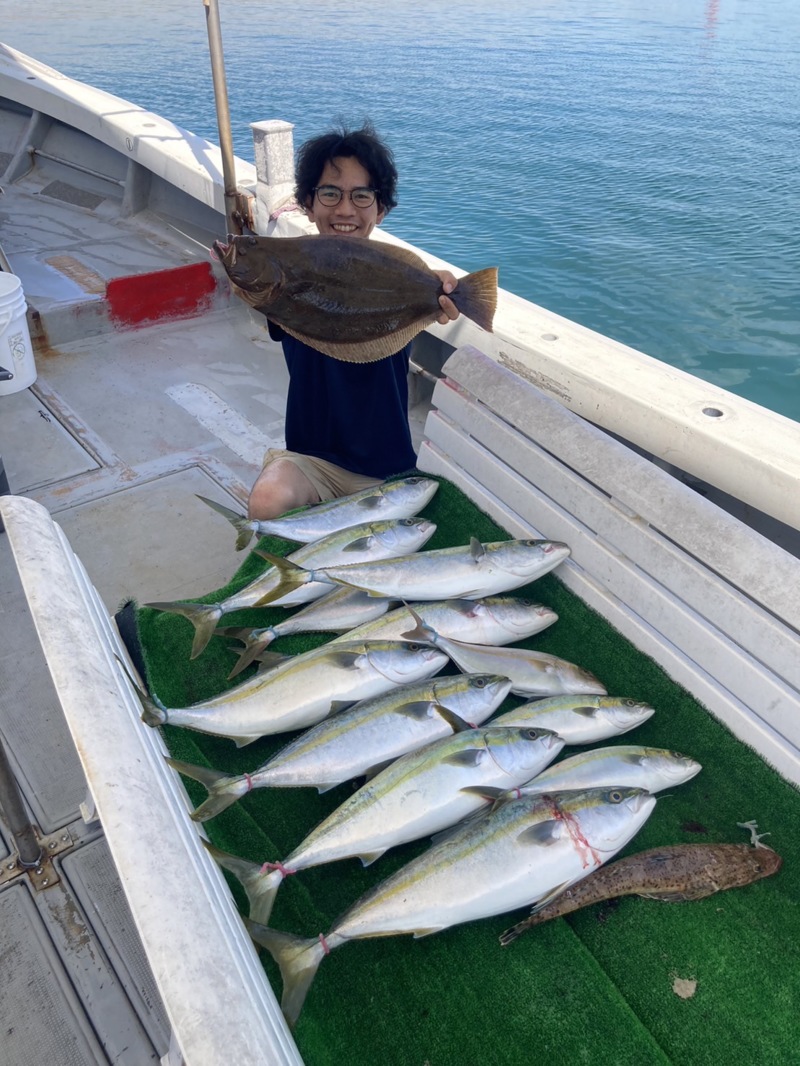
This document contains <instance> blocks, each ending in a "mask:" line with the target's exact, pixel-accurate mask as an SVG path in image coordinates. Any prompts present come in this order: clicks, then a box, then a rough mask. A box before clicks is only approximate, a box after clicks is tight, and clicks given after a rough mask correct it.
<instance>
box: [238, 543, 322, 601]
mask: <svg viewBox="0 0 800 1066" xmlns="http://www.w3.org/2000/svg"><path fill="white" fill-rule="evenodd" d="M254 554H255V555H260V556H261V558H262V559H266V560H267V562H268V563H272V565H273V566H274V567H275V569H276V570H277V571H278V576H279V578H280V580H279V582H278V584H277V586H276V587H275V588H273V589H270V591H269V592H267V593H265V594H264V595H263V596H262V597H261V599H260V600H258V601H257V602H256V603H254V604H253V606H254V607H266V606H267V604H270V603H273V602H274V601H275V600H279V599H280V598H281V597H282V596H285V595H286V594H287V593H289V592H294V590H295V589H299V588H300V586H301V585H307V584H308V583H309V582H310V581H316V580H319V581H323V580H324V576H323V577H319V578H318V577H316V576H315V575H316V571H314V570H306V569H305V567H302V566H298V565H297V563H293V562H292V561H291V559H284V558H283V556H281V555H273V554H272V553H271V552H266V551H262V550H261V549H260V548H255V549H254Z"/></svg>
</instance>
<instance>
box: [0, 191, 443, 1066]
mask: <svg viewBox="0 0 800 1066" xmlns="http://www.w3.org/2000/svg"><path fill="white" fill-rule="evenodd" d="M40 186H41V183H40V185H39V186H37V184H36V183H35V182H33V183H32V184H26V185H23V187H20V186H19V185H14V186H7V187H6V188H5V190H4V194H3V195H2V196H0V247H2V250H3V252H4V254H5V256H6V257H7V259H8V262H9V263H10V266H11V269H12V271H13V272H14V273H15V274H17V275H18V276H19V277H20V278H21V280H22V283H23V289H24V292H25V296H26V298H27V301H28V305H29V320H30V322H31V329H32V333H34V332H39V334H40V342H39V346H38V347H39V350H38V351H37V353H36V364H37V372H38V377H37V380H36V382H35V384H34V385H33V386H32V387H31V388H28V389H25V390H23V391H20V392H15V393H9V394H6V395H0V457H2V462H3V464H4V466H5V472H6V475H7V478H8V483H9V489H10V492H11V493H13V494H15V495H20V496H27V497H30V498H32V499H34V500H36V501H38V502H39V503H41V504H42V505H43V506H44V507H45V508H46V509H47V510H48V511H49V512H50V514H51V515H52V516H53V517H54V518H55V520H56V522H57V523H58V524H59V526H60V527H61V528H62V529H63V531H64V533H65V534H66V536H67V538H68V540H69V542H70V544H71V545H72V548H73V549H74V551H75V553H76V554H77V556H78V557H79V558H80V559H81V560H82V562H83V564H84V566H85V567H86V570H87V572H88V574H89V576H90V579H91V580H92V582H93V583H94V585H95V587H96V588H97V590H98V592H99V594H100V596H101V598H102V601H103V603H104V604H105V606H106V608H107V609H108V611H109V612H110V613H112V614H113V613H114V612H116V611H117V609H118V608H119V607H120V605H121V604H122V603H124V602H125V601H127V600H128V599H131V598H132V599H135V600H137V601H138V602H140V603H141V602H147V601H148V600H151V599H156V600H170V599H178V598H181V597H188V596H199V595H202V594H204V593H207V592H209V591H212V590H214V589H216V588H218V587H220V586H222V585H224V584H226V583H227V581H228V580H229V579H230V577H231V575H232V574H233V572H234V571H235V570H236V568H237V567H238V565H239V564H240V562H241V557H240V556H237V554H236V552H235V550H234V538H233V535H232V530H231V528H230V526H229V525H228V524H227V523H226V522H225V521H224V519H222V518H220V517H219V516H216V515H214V514H212V512H211V511H210V510H209V508H208V507H207V506H206V505H205V504H203V503H202V502H201V501H200V500H198V499H197V495H198V494H199V495H205V496H209V497H212V498H215V499H218V500H220V501H225V500H226V497H227V503H228V504H229V505H230V506H232V507H235V508H238V509H243V507H244V504H245V501H246V498H247V491H248V488H249V485H250V484H251V483H252V481H253V479H254V477H255V475H256V473H257V471H258V469H259V467H260V463H261V459H262V457H263V454H264V452H265V450H266V449H267V448H269V447H273V446H282V443H283V420H282V412H283V405H284V390H285V386H286V383H287V374H286V370H285V365H284V362H283V356H282V353H281V351H280V348H279V346H277V345H275V344H273V343H272V342H271V341H270V340H269V337H268V335H267V332H266V329H265V328H264V325H263V324H262V323H261V322H260V321H259V320H258V318H257V317H255V316H253V315H251V313H250V312H248V311H247V310H246V309H245V308H244V305H241V306H240V305H238V302H234V303H230V302H229V298H228V295H227V292H226V291H225V290H224V289H223V290H221V291H220V292H218V293H215V294H214V296H213V299H212V300H211V306H210V307H207V308H206V309H205V310H204V311H202V313H198V314H196V315H195V316H194V317H189V318H181V319H174V318H170V317H169V315H168V314H167V316H166V317H165V318H163V319H162V320H160V321H158V322H154V323H151V324H145V325H141V326H139V327H138V328H123V329H120V328H117V324H115V322H114V321H113V319H112V312H113V311H114V308H109V306H107V298H106V297H105V296H104V295H101V294H102V293H103V292H105V291H106V290H107V283H108V282H109V281H112V279H117V281H118V282H119V284H120V285H124V284H125V283H126V279H130V278H141V277H142V276H146V275H148V274H152V273H154V272H162V271H176V270H182V269H183V270H185V269H186V268H187V267H189V268H192V269H193V264H198V269H200V270H203V271H205V269H206V268H205V266H204V264H207V263H208V262H209V256H208V252H207V249H206V248H205V247H204V246H202V245H200V244H198V243H196V242H195V241H194V240H193V239H190V238H187V237H186V235H185V234H183V233H178V232H169V231H167V230H165V229H164V227H163V226H161V224H160V223H158V221H157V220H156V219H152V220H150V221H152V226H151V227H149V228H148V226H147V222H148V219H146V218H145V219H141V218H140V219H138V220H137V226H136V228H135V229H134V228H133V227H132V226H131V224H130V223H129V222H127V221H126V220H125V219H123V218H120V217H116V218H115V217H113V216H112V215H111V213H109V215H108V218H107V219H105V220H102V221H100V222H98V219H97V210H96V207H95V210H89V209H88V207H86V206H82V205H81V203H80V202H75V201H76V200H78V199H79V198H78V197H70V195H69V190H66V192H65V189H64V185H63V183H61V185H60V186H58V187H55V188H54V187H53V183H48V184H45V185H44V186H41V187H40ZM65 197H66V198H65ZM141 222H144V223H145V224H144V225H143V226H142V225H140V224H138V223H141ZM120 238H122V239H120ZM168 277H169V274H160V273H156V278H157V279H163V278H168ZM98 279H99V282H100V283H98ZM159 283H160V282H159ZM98 289H99V290H100V292H97V291H95V290H98ZM42 338H46V343H44V344H43V343H42ZM424 411H425V405H424V403H420V405H419V407H418V408H417V409H415V411H414V412H413V413H412V426H413V430H414V434H415V436H416V439H417V441H418V440H419V439H420V437H421V432H422V421H423V418H424ZM0 667H2V676H3V683H2V686H0V735H2V739H3V741H4V743H5V745H6V748H7V751H8V757H9V760H10V761H11V764H12V767H13V769H14V772H15V774H16V777H17V779H18V781H19V783H20V785H21V788H22V791H23V794H24V798H25V801H26V803H27V804H28V806H29V808H30V811H31V813H32V816H33V821H34V822H35V824H36V825H37V826H38V827H39V829H40V830H41V833H42V834H44V835H45V836H47V838H48V843H49V842H50V840H51V838H52V841H53V842H54V844H55V847H54V848H52V849H51V852H50V853H51V854H52V855H53V856H55V857H54V860H53V864H52V868H48V871H47V872H46V873H45V874H43V875H41V876H40V877H39V878H38V881H39V883H40V887H39V888H36V887H34V882H36V880H37V878H36V876H35V875H31V876H30V877H29V876H27V875H25V874H22V875H19V876H17V874H18V871H14V870H10V869H9V865H10V861H11V860H10V855H11V854H12V853H13V850H14V849H13V844H12V840H11V837H10V835H9V830H8V826H7V825H5V824H4V823H3V821H2V818H1V817H0V860H2V861H3V865H2V875H0V912H1V913H2V921H0V954H2V955H3V957H4V958H7V959H11V958H13V959H15V960H16V964H15V966H14V967H9V968H8V970H7V972H6V978H5V980H4V981H3V982H2V988H1V989H0V1015H2V1018H3V1022H4V1030H5V1033H6V1035H5V1037H4V1040H3V1049H2V1052H0V1061H2V1062H4V1063H9V1064H12V1063H13V1064H14V1066H27V1064H34V1063H36V1064H39V1063H41V1062H44V1061H57V1062H59V1063H60V1064H63V1066H67V1064H69V1066H72V1064H76V1066H77V1064H90V1063H91V1064H94V1063H106V1062H113V1063H119V1064H130V1066H139V1064H141V1063H144V1062H150V1061H154V1060H155V1061H157V1060H158V1059H159V1057H161V1056H163V1055H165V1054H166V1052H167V1050H168V1043H169V1025H168V1022H167V1019H166V1017H165V1015H164V1011H163V1008H162V1006H161V1004H160V1002H159V997H158V992H157V990H156V987H155V983H154V981H153V978H152V976H151V975H150V972H149V968H148V964H147V961H146V958H145V956H144V954H143V952H142V949H141V946H140V945H139V944H138V938H137V933H136V930H135V927H134V924H133V921H132V919H131V915H130V912H129V910H128V907H127V903H126V900H125V897H124V894H123V892H122V888H121V885H120V883H119V881H118V879H117V876H116V872H115V868H114V864H113V862H112V861H111V858H110V855H109V851H108V848H107V846H106V843H105V839H104V835H103V831H102V828H101V827H100V824H99V822H97V821H95V820H92V818H91V811H90V810H89V809H87V807H86V806H84V811H85V813H86V814H87V817H89V821H85V820H84V817H83V814H82V809H81V805H82V804H85V801H87V787H86V782H85V779H84V775H83V772H82V769H81V763H80V760H79V758H78V754H77V752H76V750H75V747H74V744H73V742H72V739H71V736H70V732H69V729H68V727H67V724H66V722H65V720H64V717H63V715H62V713H61V709H60V706H59V702H58V700H57V698H56V695H55V692H54V690H53V686H52V682H51V680H50V675H49V672H48V670H47V668H46V663H45V661H44V658H43V655H42V652H41V649H40V646H39V642H38V639H37V635H36V632H35V630H34V627H33V623H32V621H31V620H30V617H29V615H28V610H27V604H26V599H25V594H24V592H23V590H22V588H21V586H20V584H19V578H18V575H17V571H16V567H15V566H14V563H13V561H12V559H11V552H10V547H9V544H8V542H7V538H5V537H0ZM135 814H136V812H135V811H131V817H132V818H135ZM62 847H63V849H64V850H61V849H62ZM142 847H143V850H146V847H147V842H146V841H142ZM48 874H49V876H48ZM54 875H57V878H58V881H57V883H56V878H55V876H54ZM45 880H46V881H48V883H47V885H45V886H44V887H42V885H41V883H42V882H43V881H45ZM52 976H54V977H55V980H52V979H51V977H52Z"/></svg>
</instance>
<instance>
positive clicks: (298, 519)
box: [198, 476, 439, 551]
mask: <svg viewBox="0 0 800 1066" xmlns="http://www.w3.org/2000/svg"><path fill="white" fill-rule="evenodd" d="M438 488H439V483H438V482H437V481H434V480H433V479H432V478H427V477H417V476H414V477H405V478H398V480H397V481H385V482H384V483H383V484H381V485H375V486H373V487H372V488H369V489H361V490H360V491H359V492H354V493H352V494H351V495H349V496H340V497H339V498H338V499H336V500H327V501H326V502H325V503H318V504H315V505H314V506H313V507H307V508H305V509H304V510H303V511H300V512H297V513H295V514H289V515H283V516H282V517H281V518H270V519H258V518H247V516H246V515H241V514H237V513H236V512H235V511H232V510H231V509H230V508H228V507H225V506H223V504H221V503H216V502H215V501H214V500H209V499H207V498H206V497H205V496H199V497H198V499H201V500H202V501H203V503H207V504H208V506H209V507H212V508H213V509H214V510H215V511H217V512H218V513H219V514H221V515H222V516H223V517H224V518H227V519H228V521H229V522H230V523H231V524H232V525H233V527H234V528H235V529H236V531H237V534H238V536H237V538H236V550H237V551H240V550H241V549H242V548H246V547H247V545H248V544H249V543H250V541H251V539H252V538H253V536H254V535H255V536H259V537H264V536H269V535H271V534H272V535H274V536H277V537H284V538H285V539H286V540H295V541H298V542H300V543H301V544H307V543H309V542H310V541H313V540H321V539H322V538H323V537H327V536H329V535H330V534H331V533H338V532H339V530H340V529H347V528H348V526H360V525H363V524H364V523H365V522H377V521H379V520H380V521H387V520H388V519H391V518H413V517H414V515H417V514H419V512H420V511H421V510H422V509H423V507H425V506H426V504H428V503H429V502H430V501H431V499H433V496H434V493H435V492H436V490H437V489H438Z"/></svg>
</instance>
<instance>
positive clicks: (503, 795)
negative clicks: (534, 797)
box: [458, 785, 511, 803]
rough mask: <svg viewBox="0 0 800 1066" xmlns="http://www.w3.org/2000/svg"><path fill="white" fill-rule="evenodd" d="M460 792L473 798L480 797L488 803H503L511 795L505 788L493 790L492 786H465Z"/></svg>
mask: <svg viewBox="0 0 800 1066" xmlns="http://www.w3.org/2000/svg"><path fill="white" fill-rule="evenodd" d="M458 791H459V792H466V793H468V794H469V795H471V796H480V798H481V799H484V800H486V801H487V803H501V802H502V801H503V800H504V799H508V797H509V796H510V795H511V793H509V792H508V791H507V790H506V789H504V788H492V787H491V786H490V785H464V787H463V788H460V789H459V790H458Z"/></svg>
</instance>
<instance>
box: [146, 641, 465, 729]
mask: <svg viewBox="0 0 800 1066" xmlns="http://www.w3.org/2000/svg"><path fill="white" fill-rule="evenodd" d="M446 663H447V656H446V655H445V654H444V653H443V652H441V651H439V650H438V649H436V648H431V647H430V646H429V645H420V644H413V643H406V642H404V641H389V640H386V641H352V642H351V643H349V644H337V645H336V647H334V648H329V647H328V646H327V645H323V646H322V647H321V648H314V649H313V650H312V651H308V652H305V654H303V655H295V656H293V657H292V658H290V659H288V660H286V661H285V662H282V663H281V664H280V665H278V666H276V667H275V668H274V669H273V670H270V671H268V672H263V673H258V674H256V675H255V676H254V677H251V678H250V679H249V680H247V681H245V682H243V683H242V684H240V685H237V686H235V687H234V688H232V689H229V690H228V691H226V692H223V693H221V694H220V695H218V696H214V697H213V698H211V699H208V700H202V701H201V702H200V703H193V704H191V706H189V707H164V706H163V705H162V704H159V703H158V702H157V701H156V700H155V699H153V698H150V697H149V696H147V695H146V694H145V693H143V692H141V691H140V692H139V698H140V700H141V701H142V704H143V706H144V711H143V713H142V720H143V721H144V722H145V723H146V724H147V725H150V726H159V725H164V724H165V723H169V724H170V725H178V726H185V727H186V728H187V729H196V730H198V731H199V732H200V733H211V734H214V735H215V736H222V737H229V738H230V739H231V740H234V741H235V742H236V746H237V747H243V746H244V745H245V744H250V743H252V742H253V741H254V740H258V738H259V737H263V736H267V735H269V734H272V733H285V732H288V731H289V730H292V729H305V728H307V727H308V726H312V725H316V723H317V722H321V721H322V719H323V718H326V717H327V716H328V715H329V714H332V713H333V712H334V711H336V710H339V709H342V708H343V707H345V706H347V705H349V704H351V703H356V702H357V701H358V700H363V699H367V698H368V697H369V696H377V695H378V694H379V693H381V692H388V691H390V690H391V689H392V688H394V687H395V686H396V685H402V684H406V683H408V682H409V681H419V680H420V679H421V678H425V677H433V675H434V674H437V673H438V672H439V671H440V670H441V669H442V667H443V666H444V665H445V664H446Z"/></svg>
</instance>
